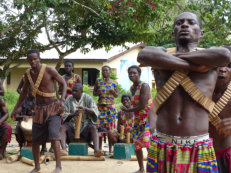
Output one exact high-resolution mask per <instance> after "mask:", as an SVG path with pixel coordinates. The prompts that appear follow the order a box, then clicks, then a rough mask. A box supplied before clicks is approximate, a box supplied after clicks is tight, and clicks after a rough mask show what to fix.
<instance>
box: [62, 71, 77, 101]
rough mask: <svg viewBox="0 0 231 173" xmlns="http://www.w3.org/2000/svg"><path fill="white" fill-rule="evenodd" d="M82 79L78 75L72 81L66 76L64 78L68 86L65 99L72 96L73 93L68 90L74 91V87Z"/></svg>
mask: <svg viewBox="0 0 231 173" xmlns="http://www.w3.org/2000/svg"><path fill="white" fill-rule="evenodd" d="M79 78H80V76H79V75H78V74H74V75H73V76H72V77H71V78H70V79H66V78H65V75H64V76H63V79H64V80H65V82H66V84H67V94H66V96H65V99H66V98H67V97H68V96H69V95H71V94H72V93H70V92H68V89H70V90H71V89H72V86H73V85H74V84H76V83H77V82H78V79H79Z"/></svg>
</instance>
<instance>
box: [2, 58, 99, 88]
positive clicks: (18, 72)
mask: <svg viewBox="0 0 231 173" xmlns="http://www.w3.org/2000/svg"><path fill="white" fill-rule="evenodd" d="M42 63H45V64H47V65H48V66H50V67H55V65H56V62H45V61H42ZM13 65H14V64H13ZM102 66H103V63H102V62H78V63H74V73H77V74H78V75H80V76H81V77H82V68H96V69H98V70H100V69H101V67H102ZM29 68H30V66H29V64H28V63H24V64H22V65H20V66H19V67H18V68H16V69H14V70H12V72H11V74H10V84H9V85H8V84H7V82H6V81H7V80H5V81H4V83H3V86H4V88H10V89H15V90H16V89H17V87H18V85H19V83H20V81H21V79H22V76H23V74H24V73H25V72H26V70H27V69H29ZM61 68H64V65H62V66H61Z"/></svg>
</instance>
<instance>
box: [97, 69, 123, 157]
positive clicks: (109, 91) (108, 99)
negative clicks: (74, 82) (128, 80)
mask: <svg viewBox="0 0 231 173" xmlns="http://www.w3.org/2000/svg"><path fill="white" fill-rule="evenodd" d="M110 72H111V68H110V67H109V66H103V67H102V76H103V79H97V80H96V82H95V86H94V91H93V95H94V96H98V97H99V99H98V109H99V115H98V120H97V124H98V127H99V128H106V129H107V130H108V131H109V132H114V131H115V129H116V125H115V121H116V118H117V111H116V106H115V100H114V99H115V98H116V97H118V95H119V93H118V88H117V86H118V83H117V81H115V80H113V79H110ZM102 137H103V135H100V137H99V147H100V150H102ZM108 138H109V139H110V133H109V136H108ZM109 153H112V144H111V142H110V140H109Z"/></svg>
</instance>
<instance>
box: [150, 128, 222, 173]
mask: <svg viewBox="0 0 231 173" xmlns="http://www.w3.org/2000/svg"><path fill="white" fill-rule="evenodd" d="M147 172H148V173H153V172H156V173H218V167H217V161H216V157H215V151H214V149H213V145H212V140H211V139H210V138H209V135H208V134H206V136H205V135H201V136H197V137H187V139H186V138H184V137H183V138H181V137H180V136H179V137H178V138H175V137H174V138H171V137H169V136H168V135H166V136H165V135H163V133H161V135H159V134H158V132H156V135H154V136H153V137H152V139H151V143H150V148H149V150H148V162H147Z"/></svg>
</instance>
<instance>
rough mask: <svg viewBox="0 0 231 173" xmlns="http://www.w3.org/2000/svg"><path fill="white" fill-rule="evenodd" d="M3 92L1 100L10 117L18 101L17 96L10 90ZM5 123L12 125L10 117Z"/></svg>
mask: <svg viewBox="0 0 231 173" xmlns="http://www.w3.org/2000/svg"><path fill="white" fill-rule="evenodd" d="M4 92H5V94H4V96H3V98H4V100H5V103H6V107H7V109H8V111H9V115H10V114H11V112H12V111H13V109H14V107H15V105H16V103H17V101H18V97H19V94H18V93H17V92H16V91H15V90H12V89H5V90H4ZM7 122H9V123H12V120H11V118H10V117H9V118H8V120H7Z"/></svg>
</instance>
